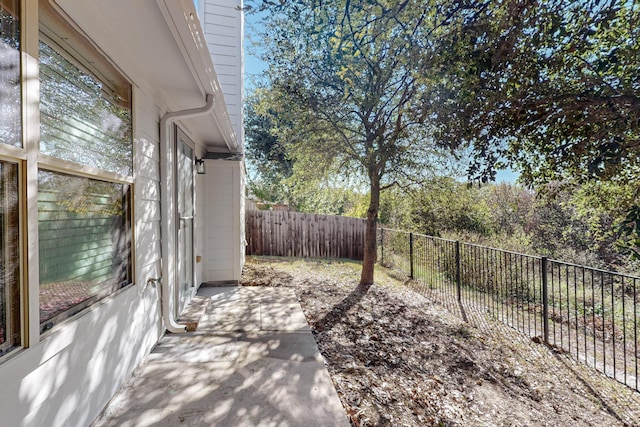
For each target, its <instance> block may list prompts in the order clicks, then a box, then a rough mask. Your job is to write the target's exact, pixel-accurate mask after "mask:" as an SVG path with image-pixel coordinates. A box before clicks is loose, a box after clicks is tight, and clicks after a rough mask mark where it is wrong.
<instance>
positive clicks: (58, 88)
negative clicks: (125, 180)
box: [40, 41, 132, 176]
mask: <svg viewBox="0 0 640 427" xmlns="http://www.w3.org/2000/svg"><path fill="white" fill-rule="evenodd" d="M60 50H62V49H60ZM76 64H78V62H77V61H75V60H73V59H71V58H69V57H68V55H67V56H63V55H61V54H60V53H58V52H56V50H54V48H53V47H52V46H51V45H49V44H47V43H45V42H44V41H41V42H40V97H41V98H40V114H41V130H40V131H41V139H40V151H41V152H42V153H44V154H48V155H50V156H55V157H58V158H60V159H64V160H70V161H73V162H77V163H80V164H83V165H87V166H93V167H96V168H99V169H104V170H107V171H110V172H116V173H119V174H122V175H127V176H130V175H131V174H132V142H131V141H132V139H131V102H130V96H129V93H130V87H129V85H128V83H126V86H127V90H126V92H129V93H126V94H125V96H126V97H123V95H122V94H123V91H114V89H113V85H107V84H104V83H103V82H102V81H100V80H98V79H97V78H95V77H94V76H93V75H91V74H90V73H88V72H86V71H84V70H82V69H81V68H80V67H79V66H77V65H76ZM111 83H113V82H111ZM123 84H125V83H123ZM120 86H122V84H121V85H120Z"/></svg>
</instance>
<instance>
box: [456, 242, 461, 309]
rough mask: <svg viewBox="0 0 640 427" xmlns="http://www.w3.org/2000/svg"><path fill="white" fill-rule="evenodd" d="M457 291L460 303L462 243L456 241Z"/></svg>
mask: <svg viewBox="0 0 640 427" xmlns="http://www.w3.org/2000/svg"><path fill="white" fill-rule="evenodd" d="M456 291H457V293H458V302H462V283H461V281H460V242H459V241H457V240H456Z"/></svg>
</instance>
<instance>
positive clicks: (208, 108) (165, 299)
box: [160, 94, 215, 334]
mask: <svg viewBox="0 0 640 427" xmlns="http://www.w3.org/2000/svg"><path fill="white" fill-rule="evenodd" d="M214 101H215V97H214V96H213V95H210V94H207V98H206V104H205V105H204V106H203V107H199V108H192V109H188V110H181V111H171V112H168V113H166V114H165V115H164V116H162V118H161V119H160V152H161V158H160V177H161V178H160V187H161V188H160V196H161V200H160V214H161V216H162V221H161V233H162V278H163V279H162V282H161V289H162V290H161V292H160V298H161V299H162V302H161V303H162V319H163V321H164V324H165V328H166V329H167V331H169V332H171V333H174V334H177V333H182V332H186V330H187V326H186V325H179V324H178V323H176V320H175V319H174V317H173V313H172V310H171V298H172V292H171V289H172V288H173V285H175V282H176V269H175V264H176V261H175V259H176V254H175V247H176V243H175V240H176V236H175V234H176V233H175V217H174V214H175V190H174V178H175V143H173V144H172V142H173V141H172V139H173V138H172V137H171V131H172V126H173V124H174V123H175V122H176V121H178V120H182V119H187V118H191V117H196V116H202V115H205V114H208V113H210V112H212V111H213V107H214V105H215V102H214Z"/></svg>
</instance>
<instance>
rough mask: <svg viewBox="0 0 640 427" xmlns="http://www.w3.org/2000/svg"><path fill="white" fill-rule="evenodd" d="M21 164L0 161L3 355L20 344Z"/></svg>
mask: <svg viewBox="0 0 640 427" xmlns="http://www.w3.org/2000/svg"><path fill="white" fill-rule="evenodd" d="M18 230H19V225H18V167H17V165H15V164H11V163H5V162H0V249H1V252H0V355H2V354H4V353H6V352H8V351H10V350H12V349H14V348H16V347H17V346H19V345H20V341H21V340H20V336H21V334H20V273H19V271H20V270H19V269H20V255H19V254H20V251H19V246H18Z"/></svg>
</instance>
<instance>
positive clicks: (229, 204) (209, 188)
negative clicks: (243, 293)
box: [202, 160, 244, 282]
mask: <svg viewBox="0 0 640 427" xmlns="http://www.w3.org/2000/svg"><path fill="white" fill-rule="evenodd" d="M206 162H207V174H206V175H204V177H205V182H206V184H205V185H204V186H203V188H205V189H206V191H205V192H204V204H205V205H204V211H205V212H206V217H205V218H204V221H203V225H202V227H203V236H204V244H205V246H204V253H205V259H204V265H203V281H204V282H221V281H230V280H232V281H237V280H240V275H241V273H242V259H243V257H244V244H243V242H244V236H242V235H241V234H240V230H241V222H242V221H241V218H242V217H241V199H242V198H241V197H240V194H241V192H242V185H243V178H242V170H243V169H242V163H241V162H238V161H228V160H207V161H206Z"/></svg>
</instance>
